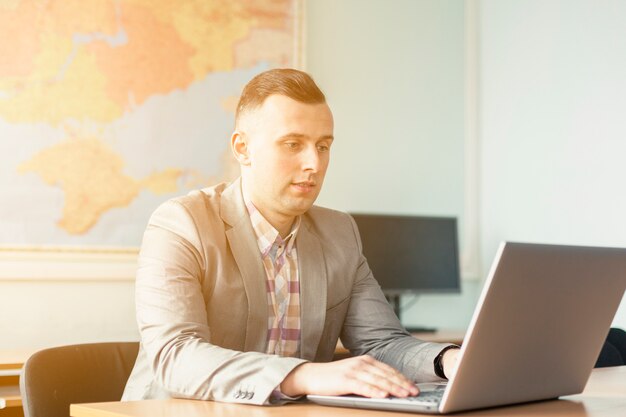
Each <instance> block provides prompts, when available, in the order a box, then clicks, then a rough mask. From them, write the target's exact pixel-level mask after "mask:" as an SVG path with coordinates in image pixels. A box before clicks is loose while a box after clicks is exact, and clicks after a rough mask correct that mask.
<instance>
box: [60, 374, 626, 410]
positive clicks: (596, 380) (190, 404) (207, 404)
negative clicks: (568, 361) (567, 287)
mask: <svg viewBox="0 0 626 417" xmlns="http://www.w3.org/2000/svg"><path fill="white" fill-rule="evenodd" d="M357 414H358V415H359V416H365V417H398V416H400V415H403V414H402V413H398V412H387V411H371V410H358V411H356V410H355V409H350V408H335V407H323V406H320V405H315V404H310V403H299V404H290V405H286V406H282V407H261V406H253V405H241V404H226V403H217V402H213V401H194V400H146V401H132V402H110V403H94V404H73V405H72V406H71V407H70V416H72V417H166V416H167V417H207V416H210V417H240V416H251V417H287V416H290V417H291V416H298V417H335V416H338V417H342V416H346V417H347V416H354V415H357ZM405 415H416V414H405ZM455 415H468V416H472V417H482V416H489V417H498V416H502V417H504V416H516V417H531V416H532V417H536V416H542V417H553V416H554V417H557V416H558V417H624V416H626V367H617V368H604V369H596V370H594V371H593V373H592V375H591V378H590V379H589V382H588V383H587V387H586V388H585V391H584V392H583V393H582V394H579V395H573V396H568V397H565V399H562V400H558V401H544V402H539V403H532V404H523V405H518V406H510V407H499V408H494V409H489V410H479V411H472V412H467V413H460V414H455Z"/></svg>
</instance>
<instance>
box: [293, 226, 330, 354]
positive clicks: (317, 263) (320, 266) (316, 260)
mask: <svg viewBox="0 0 626 417" xmlns="http://www.w3.org/2000/svg"><path fill="white" fill-rule="evenodd" d="M302 220H303V226H304V227H301V229H300V231H299V232H298V236H297V238H296V242H297V251H298V264H299V265H298V268H299V274H300V275H299V279H300V309H301V313H300V326H301V338H302V340H301V345H300V353H301V357H302V358H303V359H308V360H311V361H312V360H314V359H315V354H316V352H317V347H318V345H319V343H320V337H321V335H322V331H323V330H324V322H325V320H326V285H327V276H326V262H325V261H324V252H323V250H322V245H321V243H320V240H319V238H318V237H317V236H316V235H315V234H314V233H313V232H312V231H311V230H309V229H310V224H309V223H308V219H306V215H304V216H303V219H302Z"/></svg>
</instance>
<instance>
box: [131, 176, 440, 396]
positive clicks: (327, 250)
mask: <svg viewBox="0 0 626 417" xmlns="http://www.w3.org/2000/svg"><path fill="white" fill-rule="evenodd" d="M296 245H297V248H298V261H299V265H298V267H299V271H300V300H301V310H300V311H301V313H300V314H301V326H302V329H301V337H302V339H301V358H284V357H279V356H276V355H268V354H265V353H263V352H264V351H265V348H266V338H267V319H268V307H267V299H266V289H265V285H266V284H265V280H266V277H265V271H264V269H263V264H262V261H261V255H260V253H259V249H258V246H257V243H256V238H255V235H254V231H253V230H252V225H251V223H250V219H249V216H248V213H247V210H246V208H245V204H244V201H243V197H242V194H241V180H240V179H239V180H236V181H235V182H233V183H232V184H230V185H226V184H220V185H217V186H215V187H211V188H206V189H203V190H200V191H194V192H191V193H190V194H188V195H187V196H184V197H179V198H175V199H172V200H170V201H168V202H166V203H164V204H163V205H161V206H160V207H159V208H158V209H157V210H156V211H155V212H154V214H153V215H152V217H151V218H150V221H149V224H148V227H147V229H146V232H145V234H144V238H143V243H142V246H141V252H140V256H139V268H138V271H137V280H136V306H137V323H138V326H139V331H140V334H141V345H140V349H139V354H138V357H137V361H136V363H135V367H134V369H133V371H132V374H131V376H130V378H129V380H128V383H127V385H126V389H125V391H124V395H123V398H122V400H140V399H148V398H170V397H178V398H194V399H203V400H217V401H229V402H240V403H249V404H264V403H267V401H268V398H269V396H270V394H271V393H272V391H273V390H274V389H276V387H277V386H278V385H279V384H280V383H281V382H282V380H283V379H284V378H285V376H287V374H288V373H289V372H290V371H291V370H292V369H293V368H295V367H296V366H298V365H299V364H301V363H303V362H306V361H315V362H325V361H330V360H332V358H333V353H334V351H335V346H336V344H337V340H338V338H339V337H341V341H342V343H343V345H344V346H345V347H346V348H347V349H349V350H350V351H351V353H352V354H354V355H363V354H368V355H371V356H373V357H374V358H376V359H378V360H380V361H382V362H385V363H388V364H389V365H391V366H393V367H395V368H396V369H398V370H400V371H401V372H402V373H404V374H405V375H407V376H408V377H410V378H414V379H415V380H418V381H436V380H439V378H438V377H437V376H436V375H435V373H434V367H433V361H434V358H435V356H436V355H437V354H438V353H439V352H440V351H441V350H442V349H443V348H444V347H445V346H447V345H444V344H436V343H426V342H422V341H419V340H417V339H414V338H413V337H411V336H410V335H409V334H408V333H407V332H406V331H405V330H404V329H403V328H402V326H401V325H400V322H399V321H398V319H397V317H396V316H395V315H394V313H393V310H392V309H391V308H390V306H389V304H388V303H387V301H386V300H385V298H384V296H383V294H382V292H381V290H380V287H379V285H378V283H377V282H376V280H375V279H374V277H373V276H372V272H371V271H370V269H369V267H368V265H367V262H366V260H365V258H364V257H363V255H362V253H361V241H360V238H359V235H358V230H357V227H356V225H355V223H354V220H352V218H351V217H350V216H349V215H348V214H345V213H341V212H338V211H333V210H329V209H325V208H321V207H315V206H314V207H312V208H311V209H310V210H309V211H308V212H307V213H306V214H304V215H303V219H302V225H301V227H300V230H299V232H298V235H297V239H296Z"/></svg>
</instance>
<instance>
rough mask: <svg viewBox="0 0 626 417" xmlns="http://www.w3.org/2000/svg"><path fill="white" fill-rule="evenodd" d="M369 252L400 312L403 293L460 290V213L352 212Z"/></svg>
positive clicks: (370, 261)
mask: <svg viewBox="0 0 626 417" xmlns="http://www.w3.org/2000/svg"><path fill="white" fill-rule="evenodd" d="M352 217H354V220H355V222H356V224H357V226H358V228H359V233H360V235H361V241H362V243H363V254H364V255H365V257H366V258H367V262H368V264H369V266H370V268H371V270H372V272H373V273H374V277H375V278H376V280H377V281H378V283H379V284H380V286H381V288H382V290H383V292H384V293H385V295H386V296H387V298H388V299H389V300H390V302H392V304H393V305H394V309H395V310H396V314H398V316H399V315H400V304H399V302H400V295H402V294H410V293H412V294H424V293H450V292H460V289H461V284H460V274H459V249H458V237H457V235H458V232H457V221H456V218H454V217H423V216H393V215H382V214H352Z"/></svg>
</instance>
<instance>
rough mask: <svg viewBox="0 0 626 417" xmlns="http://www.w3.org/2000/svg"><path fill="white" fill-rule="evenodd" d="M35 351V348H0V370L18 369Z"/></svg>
mask: <svg viewBox="0 0 626 417" xmlns="http://www.w3.org/2000/svg"><path fill="white" fill-rule="evenodd" d="M36 351H37V350H36V349H0V370H17V371H19V370H20V369H22V366H23V365H24V362H26V359H28V358H29V357H30V355H32V354H33V353H35V352H36Z"/></svg>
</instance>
